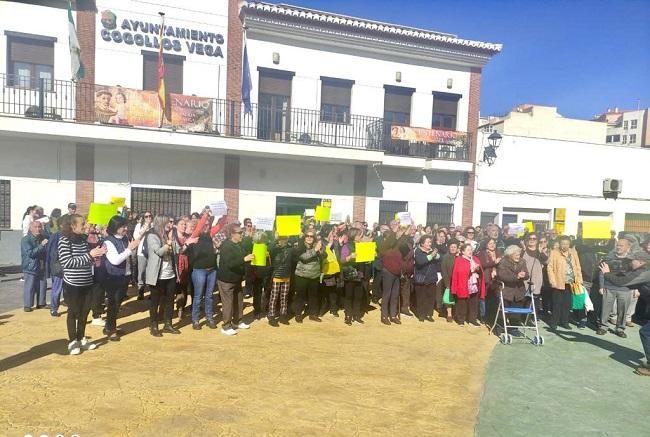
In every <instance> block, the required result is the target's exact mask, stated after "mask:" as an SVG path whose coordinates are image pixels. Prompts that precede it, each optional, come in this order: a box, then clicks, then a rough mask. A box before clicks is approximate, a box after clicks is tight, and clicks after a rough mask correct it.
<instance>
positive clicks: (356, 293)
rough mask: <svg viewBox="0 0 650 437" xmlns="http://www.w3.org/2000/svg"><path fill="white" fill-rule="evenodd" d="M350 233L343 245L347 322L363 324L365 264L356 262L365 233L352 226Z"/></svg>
mask: <svg viewBox="0 0 650 437" xmlns="http://www.w3.org/2000/svg"><path fill="white" fill-rule="evenodd" d="M347 233H348V242H347V243H345V244H344V245H343V247H341V262H342V264H343V266H342V270H343V280H344V282H345V288H344V290H345V300H344V302H345V324H346V325H348V326H352V321H355V322H357V323H361V324H363V319H362V316H363V311H362V309H361V306H362V304H363V301H364V296H363V292H364V290H363V279H364V272H365V270H366V269H365V268H364V264H363V263H358V262H356V259H357V254H356V251H355V249H356V244H357V243H359V242H361V238H362V237H363V234H362V233H361V230H360V229H356V228H352V229H350V230H349V231H347Z"/></svg>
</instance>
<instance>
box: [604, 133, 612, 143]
mask: <svg viewBox="0 0 650 437" xmlns="http://www.w3.org/2000/svg"><path fill="white" fill-rule="evenodd" d="M605 141H606V142H607V143H611V142H612V136H611V135H607V139H606V140H605Z"/></svg>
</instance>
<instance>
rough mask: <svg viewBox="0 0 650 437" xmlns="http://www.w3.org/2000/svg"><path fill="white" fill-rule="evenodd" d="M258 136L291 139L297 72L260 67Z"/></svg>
mask: <svg viewBox="0 0 650 437" xmlns="http://www.w3.org/2000/svg"><path fill="white" fill-rule="evenodd" d="M258 70H259V73H260V79H259V80H260V83H259V88H258V89H259V98H258V104H257V138H259V139H263V140H271V141H289V139H290V127H291V124H290V123H291V109H290V108H291V82H292V80H293V76H294V74H295V73H293V72H289V71H282V70H275V69H272V68H262V67H258Z"/></svg>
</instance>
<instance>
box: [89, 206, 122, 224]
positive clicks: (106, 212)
mask: <svg viewBox="0 0 650 437" xmlns="http://www.w3.org/2000/svg"><path fill="white" fill-rule="evenodd" d="M114 215H117V206H115V205H113V204H105V203H91V204H90V209H89V210H88V220H87V221H88V223H90V224H93V225H107V224H108V222H109V221H110V220H111V218H112V217H113V216H114Z"/></svg>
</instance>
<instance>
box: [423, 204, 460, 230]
mask: <svg viewBox="0 0 650 437" xmlns="http://www.w3.org/2000/svg"><path fill="white" fill-rule="evenodd" d="M453 215H454V205H453V204H451V203H427V225H429V226H433V225H434V224H438V225H440V226H448V225H449V224H450V223H452V222H453V221H454V219H453Z"/></svg>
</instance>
